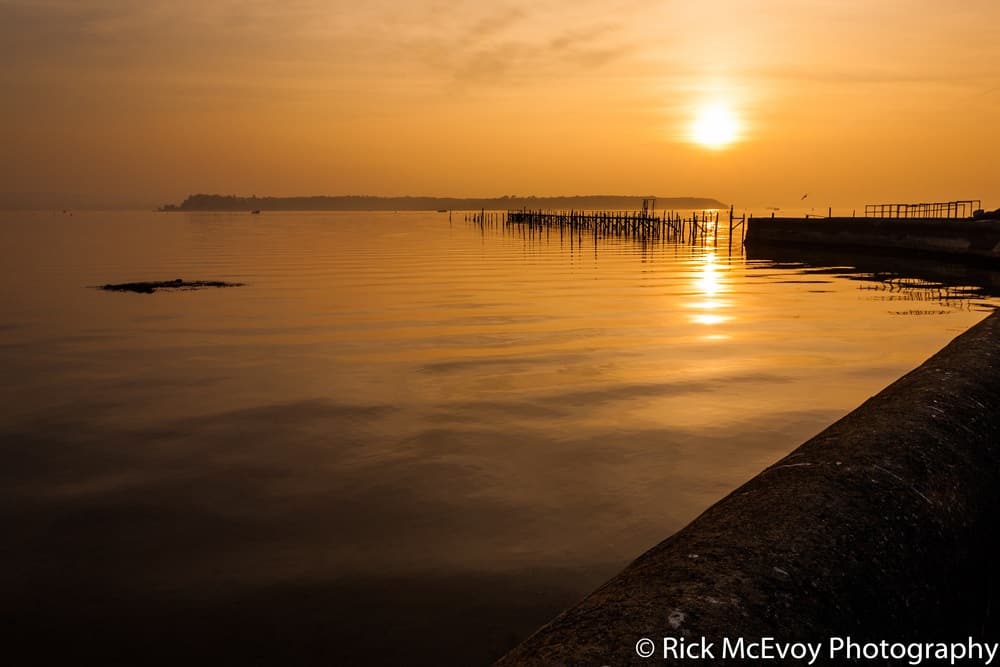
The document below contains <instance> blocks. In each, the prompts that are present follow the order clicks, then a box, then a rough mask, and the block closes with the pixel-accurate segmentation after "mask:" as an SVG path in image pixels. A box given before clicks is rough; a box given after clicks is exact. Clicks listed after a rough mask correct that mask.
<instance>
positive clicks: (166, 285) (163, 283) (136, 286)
mask: <svg viewBox="0 0 1000 667" xmlns="http://www.w3.org/2000/svg"><path fill="white" fill-rule="evenodd" d="M242 285H243V283H227V282H223V281H221V280H192V281H188V282H184V280H182V279H181V278H174V279H173V280H152V281H144V282H135V283H114V284H112V283H108V284H106V285H101V286H100V287H99V288H98V289H102V290H107V291H109V292H136V293H138V294H152V293H153V292H155V291H156V290H158V289H183V290H196V289H203V288H205V287H241V286H242Z"/></svg>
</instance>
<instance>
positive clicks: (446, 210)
mask: <svg viewBox="0 0 1000 667" xmlns="http://www.w3.org/2000/svg"><path fill="white" fill-rule="evenodd" d="M447 212H448V209H446V208H439V209H438V213H447Z"/></svg>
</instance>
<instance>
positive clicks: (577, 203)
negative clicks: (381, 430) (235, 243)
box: [159, 194, 726, 212]
mask: <svg viewBox="0 0 1000 667" xmlns="http://www.w3.org/2000/svg"><path fill="white" fill-rule="evenodd" d="M642 200H643V197H641V196H628V195H580V196H570V197H517V196H504V197H490V198H480V199H476V198H473V199H469V198H459V197H369V196H363V195H348V196H337V197H330V196H315V197H256V196H254V197H236V196H234V195H206V194H197V195H191V196H189V197H188V198H187V199H185V200H184V201H183V202H181V203H180V204H166V205H164V206H162V207H160V209H159V210H160V211H166V212H169V211H440V210H455V211H471V210H479V209H489V210H508V209H520V208H531V209H573V210H581V209H591V210H593V209H636V208H641V207H642ZM725 206H726V204H723V203H722V202H720V201H719V200H718V199H712V198H709V197H657V198H656V208H658V209H675V210H684V209H709V208H725Z"/></svg>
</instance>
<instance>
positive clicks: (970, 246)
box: [745, 218, 1000, 262]
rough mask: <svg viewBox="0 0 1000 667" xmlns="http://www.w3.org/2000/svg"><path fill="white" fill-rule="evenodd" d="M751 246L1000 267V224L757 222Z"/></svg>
mask: <svg viewBox="0 0 1000 667" xmlns="http://www.w3.org/2000/svg"><path fill="white" fill-rule="evenodd" d="M745 243H746V245H747V247H748V248H749V247H754V246H761V245H795V246H816V247H842V248H878V249H881V250H891V251H894V252H901V253H912V254H925V255H941V256H945V255H948V256H957V257H966V258H974V259H978V260H981V261H983V260H985V261H996V262H1000V221H997V220H947V219H942V220H906V219H902V220H900V219H886V218H822V219H812V218H810V219H803V218H753V219H751V220H750V221H749V222H748V223H747V235H746V240H745Z"/></svg>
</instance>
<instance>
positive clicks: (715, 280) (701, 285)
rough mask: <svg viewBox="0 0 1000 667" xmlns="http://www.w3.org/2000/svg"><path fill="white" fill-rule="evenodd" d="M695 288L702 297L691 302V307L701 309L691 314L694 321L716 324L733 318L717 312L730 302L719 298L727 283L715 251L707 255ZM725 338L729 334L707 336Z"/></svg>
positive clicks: (708, 338) (707, 324) (716, 338)
mask: <svg viewBox="0 0 1000 667" xmlns="http://www.w3.org/2000/svg"><path fill="white" fill-rule="evenodd" d="M694 288H695V290H696V291H697V293H698V295H699V296H700V297H701V299H700V300H698V301H694V302H692V303H691V304H690V307H691V308H693V309H695V310H697V311H700V312H696V313H695V314H693V315H692V316H691V321H692V322H694V323H695V324H704V325H706V326H714V325H717V324H722V323H723V322H727V321H729V320H730V319H732V318H731V317H730V316H728V315H723V314H720V313H718V312H715V311H718V310H720V309H723V308H726V307H728V306H729V303H728V302H726V301H725V300H723V299H720V298H719V295H720V294H723V293H725V291H726V284H725V283H724V281H723V274H722V272H721V271H720V270H719V267H718V264H717V261H716V257H715V253H714V252H709V253H708V254H706V255H705V264H704V266H702V268H701V272H700V273H699V274H698V275H697V277H696V278H695V282H694ZM725 338H727V336H723V335H721V334H718V333H714V334H712V335H709V336H706V339H707V340H723V339H725Z"/></svg>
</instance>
